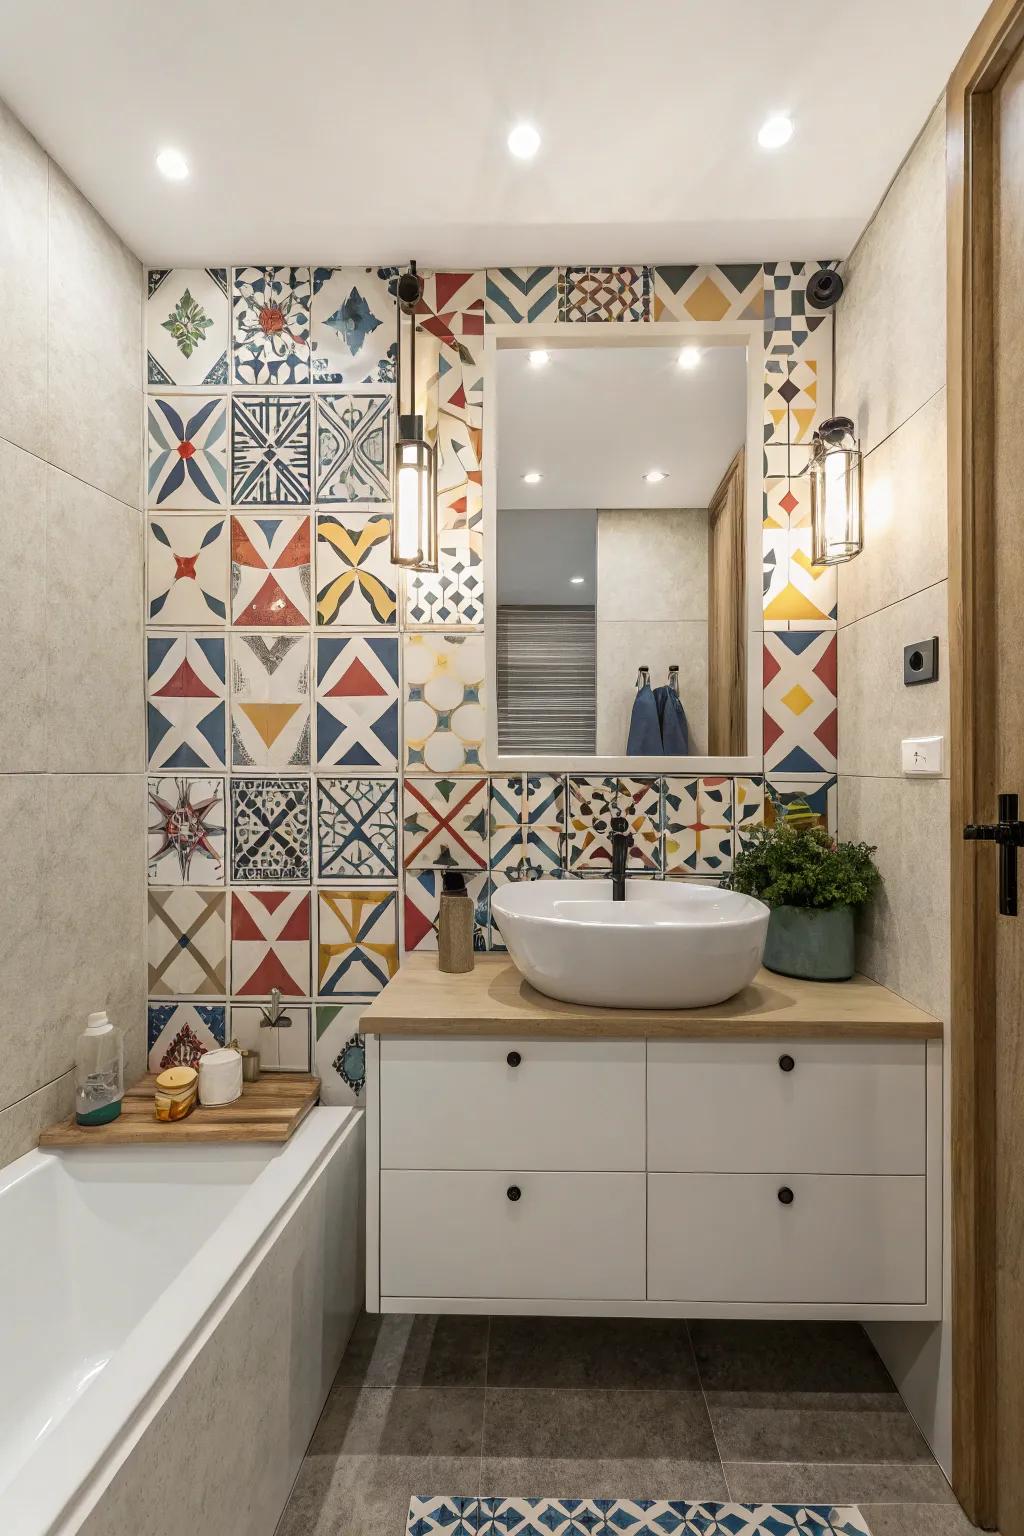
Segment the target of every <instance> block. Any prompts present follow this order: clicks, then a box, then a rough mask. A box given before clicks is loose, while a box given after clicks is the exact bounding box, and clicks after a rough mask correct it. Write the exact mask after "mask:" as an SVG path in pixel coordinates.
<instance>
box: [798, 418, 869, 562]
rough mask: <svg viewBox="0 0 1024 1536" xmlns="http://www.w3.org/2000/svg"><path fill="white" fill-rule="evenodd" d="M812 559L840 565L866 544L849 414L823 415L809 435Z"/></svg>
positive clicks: (856, 445)
mask: <svg viewBox="0 0 1024 1536" xmlns="http://www.w3.org/2000/svg"><path fill="white" fill-rule="evenodd" d="M809 468H810V476H811V532H812V540H811V559H812V560H813V562H814V564H815V565H842V564H843V562H844V561H845V560H852V559H853V557H854V555H859V554H860V552H861V550H862V549H863V548H864V533H863V528H862V524H861V452H860V444H859V443H858V441H857V438H856V435H855V428H854V424H853V422H852V421H851V420H850V418H849V416H832V417H830V418H829V419H828V420H827V421H823V422H822V424H821V426H820V427H819V428H818V430H817V431H816V432H815V434H814V437H813V438H812V440H811V462H810V466H809Z"/></svg>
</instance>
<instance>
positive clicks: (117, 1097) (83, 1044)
mask: <svg viewBox="0 0 1024 1536" xmlns="http://www.w3.org/2000/svg"><path fill="white" fill-rule="evenodd" d="M123 1097H124V1045H123V1041H122V1038H121V1031H120V1030H119V1029H115V1028H114V1026H113V1024H111V1022H110V1020H109V1019H108V1018H107V1015H106V1014H105V1013H90V1015H89V1022H88V1023H87V1025H86V1028H85V1034H84V1035H79V1037H78V1044H77V1046H76V1047H75V1119H76V1120H77V1121H78V1124H79V1125H106V1124H107V1122H108V1121H109V1120H116V1119H117V1117H118V1115H119V1114H120V1113H121V1100H122V1099H123Z"/></svg>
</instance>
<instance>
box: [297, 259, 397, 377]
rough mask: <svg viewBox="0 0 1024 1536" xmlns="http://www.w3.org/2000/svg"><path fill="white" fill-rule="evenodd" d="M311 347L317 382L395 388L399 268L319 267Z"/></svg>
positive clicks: (315, 273)
mask: <svg viewBox="0 0 1024 1536" xmlns="http://www.w3.org/2000/svg"><path fill="white" fill-rule="evenodd" d="M312 278H313V304H312V324H311V331H310V335H311V347H312V358H313V380H314V382H315V383H317V384H346V385H352V384H393V383H394V382H395V369H396V359H397V355H398V342H397V316H396V311H395V289H396V284H397V279H398V268H397V267H314V268H313V271H312Z"/></svg>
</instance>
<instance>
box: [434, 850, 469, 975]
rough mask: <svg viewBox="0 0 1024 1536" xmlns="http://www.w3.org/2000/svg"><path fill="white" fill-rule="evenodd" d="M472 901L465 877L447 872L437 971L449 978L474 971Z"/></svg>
mask: <svg viewBox="0 0 1024 1536" xmlns="http://www.w3.org/2000/svg"><path fill="white" fill-rule="evenodd" d="M474 916H475V913H474V908H473V898H472V896H470V894H469V892H468V891H467V890H466V877H465V875H461V874H459V872H458V871H457V870H450V869H446V870H445V872H444V877H443V884H442V889H441V905H440V911H439V914H438V920H437V968H438V970H439V971H445V972H447V974H448V975H449V976H461V975H462V974H463V973H464V972H465V971H471V970H472V969H473V919H474Z"/></svg>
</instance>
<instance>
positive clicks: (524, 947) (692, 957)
mask: <svg viewBox="0 0 1024 1536" xmlns="http://www.w3.org/2000/svg"><path fill="white" fill-rule="evenodd" d="M491 914H492V916H493V918H494V920H495V921H496V922H497V924H498V928H499V929H500V931H501V936H502V938H503V939H504V941H505V944H506V946H507V948H508V952H509V955H510V956H511V958H512V960H513V962H514V963H515V965H516V966H517V968H518V969H519V970H520V971H521V972H522V973H523V975H524V976H525V977H526V979H527V981H529V982H530V984H531V985H532V986H534V987H536V988H537V990H538V992H543V993H545V994H546V995H547V996H548V997H556V998H559V999H560V1000H561V1001H562V1002H566V1003H590V1004H593V1005H594V1006H595V1007H598V1008H705V1007H708V1006H710V1005H711V1004H712V1003H721V1002H724V1001H725V999H726V998H727V997H732V996H733V995H734V994H735V993H736V992H740V991H742V990H743V988H744V987H745V986H747V985H748V984H749V983H750V982H751V981H753V979H754V977H755V976H756V975H757V972H758V969H759V967H760V965H761V956H762V954H763V953H764V941H765V936H766V934H767V932H768V917H769V910H768V908H767V907H766V906H765V905H764V903H763V902H761V901H757V900H756V899H755V898H754V897H753V896H743V895H740V894H739V892H737V891H721V890H718V889H717V888H716V887H714V886H706V885H688V884H686V883H684V882H675V881H668V880H627V881H626V899H625V901H613V900H612V883H611V881H610V880H522V881H514V882H511V883H510V884H508V885H502V886H499V887H498V889H497V890H496V891H495V892H494V895H493V896H492V898H491Z"/></svg>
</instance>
